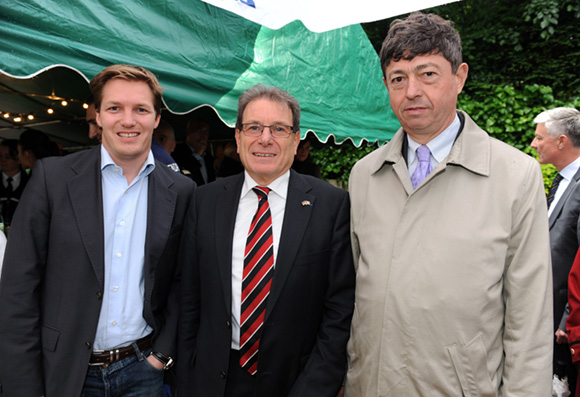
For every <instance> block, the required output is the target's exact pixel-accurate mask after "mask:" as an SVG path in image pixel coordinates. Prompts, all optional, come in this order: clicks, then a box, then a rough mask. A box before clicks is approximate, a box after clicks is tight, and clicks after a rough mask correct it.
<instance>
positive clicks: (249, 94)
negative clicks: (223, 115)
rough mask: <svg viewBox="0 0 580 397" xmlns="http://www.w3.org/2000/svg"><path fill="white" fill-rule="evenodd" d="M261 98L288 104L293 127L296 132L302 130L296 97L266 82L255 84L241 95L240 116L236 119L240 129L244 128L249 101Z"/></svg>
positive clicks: (239, 103)
mask: <svg viewBox="0 0 580 397" xmlns="http://www.w3.org/2000/svg"><path fill="white" fill-rule="evenodd" d="M260 98H265V99H269V100H271V101H274V102H279V103H283V104H286V105H288V107H289V108H290V110H291V111H292V127H294V132H298V131H300V105H299V104H298V101H297V100H296V98H294V97H293V96H292V95H290V94H289V93H288V92H286V91H284V90H281V89H280V88H278V87H274V86H270V87H266V86H265V85H264V84H257V85H255V86H253V87H252V88H249V89H248V90H246V92H244V93H243V94H242V96H240V100H239V101H238V118H237V120H236V128H237V129H238V130H240V129H242V121H243V120H242V117H243V115H244V110H246V106H248V103H250V102H252V101H253V100H256V99H260Z"/></svg>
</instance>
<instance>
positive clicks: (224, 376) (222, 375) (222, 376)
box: [220, 371, 226, 379]
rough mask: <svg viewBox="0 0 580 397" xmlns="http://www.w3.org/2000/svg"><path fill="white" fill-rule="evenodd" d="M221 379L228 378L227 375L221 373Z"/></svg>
mask: <svg viewBox="0 0 580 397" xmlns="http://www.w3.org/2000/svg"><path fill="white" fill-rule="evenodd" d="M220 378H222V379H225V378H226V373H225V372H224V371H222V372H221V373H220Z"/></svg>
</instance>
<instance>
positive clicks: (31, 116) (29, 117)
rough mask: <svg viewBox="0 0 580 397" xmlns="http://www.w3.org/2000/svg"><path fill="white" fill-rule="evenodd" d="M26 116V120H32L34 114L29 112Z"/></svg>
mask: <svg viewBox="0 0 580 397" xmlns="http://www.w3.org/2000/svg"><path fill="white" fill-rule="evenodd" d="M26 118H27V119H28V120H34V115H33V114H32V113H31V114H29V115H28V116H26Z"/></svg>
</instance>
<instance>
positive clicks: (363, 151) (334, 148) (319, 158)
mask: <svg viewBox="0 0 580 397" xmlns="http://www.w3.org/2000/svg"><path fill="white" fill-rule="evenodd" d="M376 148H377V145H376V144H375V145H364V144H363V145H362V146H361V147H360V148H357V147H355V146H354V145H353V144H352V143H350V141H348V142H346V143H343V144H342V145H333V144H331V145H325V146H323V147H320V148H313V149H311V151H310V156H311V157H312V161H313V162H314V164H317V165H319V166H320V173H321V175H322V178H323V179H324V180H327V181H328V180H330V179H336V180H337V181H338V182H339V183H342V184H344V185H346V183H347V182H348V177H349V175H350V170H351V169H352V167H353V166H354V163H356V162H357V161H358V160H359V159H361V158H362V157H364V156H365V155H367V154H368V153H370V152H372V151H373V150H375V149H376Z"/></svg>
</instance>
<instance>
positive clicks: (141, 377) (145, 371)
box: [81, 350, 165, 397]
mask: <svg viewBox="0 0 580 397" xmlns="http://www.w3.org/2000/svg"><path fill="white" fill-rule="evenodd" d="M149 353H150V350H147V351H145V352H143V353H142V352H137V353H136V354H134V355H132V356H130V357H127V358H125V359H123V360H120V361H117V362H114V363H113V364H111V365H109V366H108V367H107V368H103V367H102V366H89V369H88V371H87V377H86V378H85V384H84V386H83V390H82V392H81V397H161V396H162V393H163V375H164V374H165V371H163V370H159V369H157V368H155V367H153V366H152V365H151V364H149V362H148V361H147V355H148V354H149Z"/></svg>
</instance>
